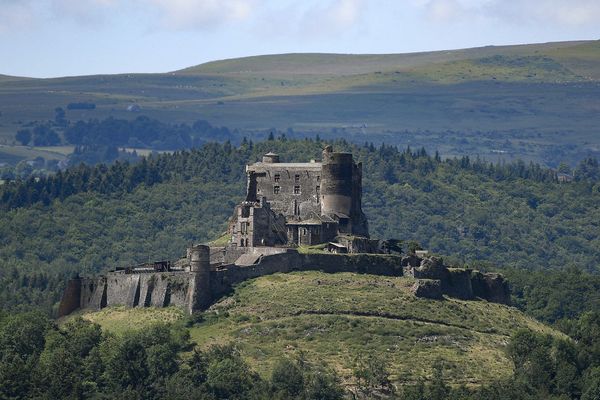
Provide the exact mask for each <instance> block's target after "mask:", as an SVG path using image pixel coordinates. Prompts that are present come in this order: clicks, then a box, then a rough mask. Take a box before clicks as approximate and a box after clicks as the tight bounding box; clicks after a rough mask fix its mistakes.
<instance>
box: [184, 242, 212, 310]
mask: <svg viewBox="0 0 600 400" xmlns="http://www.w3.org/2000/svg"><path fill="white" fill-rule="evenodd" d="M188 253H189V257H190V272H192V273H193V274H194V275H195V276H194V290H193V293H192V296H191V304H190V312H192V311H195V310H200V309H204V308H206V307H208V306H209V305H210V301H211V298H212V295H211V290H210V247H208V246H204V245H201V244H198V245H195V246H192V247H190V248H189V249H188Z"/></svg>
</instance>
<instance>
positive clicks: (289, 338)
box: [83, 272, 562, 385]
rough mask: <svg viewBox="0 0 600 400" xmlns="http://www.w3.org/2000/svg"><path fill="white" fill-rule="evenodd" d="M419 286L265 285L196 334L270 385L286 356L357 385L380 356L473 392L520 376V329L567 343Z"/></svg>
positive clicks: (382, 280) (136, 319)
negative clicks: (233, 351) (418, 290)
mask: <svg viewBox="0 0 600 400" xmlns="http://www.w3.org/2000/svg"><path fill="white" fill-rule="evenodd" d="M412 284H413V280H412V279H411V278H406V277H404V278H394V277H381V276H375V275H357V274H351V273H337V274H324V273H321V272H301V273H299V272H297V273H291V274H275V275H270V276H264V277H261V278H257V279H253V280H251V281H247V282H244V283H243V284H241V285H238V286H237V287H236V289H235V291H234V293H232V295H231V296H228V297H225V298H224V299H222V300H221V301H220V302H218V303H217V304H215V305H214V306H213V307H212V308H211V309H210V310H209V311H208V312H207V313H205V315H204V322H200V323H198V324H196V325H195V326H194V327H192V328H191V331H190V333H191V337H192V340H193V341H195V342H196V343H197V344H198V346H200V347H201V348H208V347H209V346H210V345H212V344H225V343H230V342H231V343H235V344H236V346H238V347H239V348H240V350H241V351H242V355H243V356H244V358H245V359H246V360H247V361H249V363H250V364H251V365H252V366H253V368H255V369H256V370H257V371H258V372H260V373H261V374H262V375H263V376H265V377H266V376H268V375H269V373H270V371H271V369H272V367H273V364H274V363H275V361H276V360H277V359H278V358H280V357H281V356H282V355H288V356H295V355H296V356H297V355H299V353H300V352H302V353H303V354H304V356H305V357H306V358H307V360H309V361H325V362H326V363H327V364H328V365H330V366H333V367H335V369H336V370H337V371H338V372H339V373H340V374H341V376H342V377H343V378H344V379H345V380H350V379H351V370H352V367H353V365H354V363H355V361H356V358H357V357H359V356H364V355H366V354H371V355H373V354H376V355H378V356H382V357H384V359H386V360H388V361H389V362H390V366H391V374H392V379H393V380H394V381H395V382H396V383H399V384H402V383H414V382H416V380H417V379H418V378H428V377H431V374H432V367H433V365H434V364H435V362H436V360H437V359H441V360H443V362H444V365H445V374H446V377H447V379H448V380H449V381H450V382H452V383H453V384H461V383H464V384H468V385H479V384H487V383H491V382H493V381H495V380H498V379H505V378H508V377H509V376H510V375H511V374H512V366H511V363H510V361H509V360H508V358H507V355H506V354H505V351H504V349H505V346H506V344H507V343H508V341H509V337H510V336H511V335H512V334H513V333H515V332H516V331H517V330H518V329H521V328H529V329H532V330H534V331H536V332H543V333H551V334H553V335H556V336H557V337H559V336H562V335H560V334H559V333H557V332H555V331H553V330H552V329H551V328H549V327H547V326H544V325H542V324H541V323H539V322H537V321H535V320H533V319H531V318H529V317H527V316H525V315H523V314H522V313H521V312H519V311H517V310H516V309H514V308H511V307H507V306H503V305H499V304H492V303H487V302H485V301H460V300H455V299H449V298H446V299H445V300H443V301H435V300H426V299H417V298H416V297H414V296H413V295H412V294H411V293H410V287H411V286H412ZM176 315H177V313H176V311H175V310H170V309H167V310H161V309H145V310H140V309H133V310H126V309H122V308H117V309H110V308H109V309H105V310H103V311H100V312H96V313H87V314H84V315H83V316H84V318H86V319H89V320H91V321H94V322H96V323H99V324H100V325H101V326H103V328H104V329H106V330H108V331H112V332H116V333H122V332H126V331H128V330H135V329H141V328H143V327H144V326H147V325H148V324H150V323H152V321H156V320H157V319H161V318H165V319H166V320H171V321H172V320H174V319H176V318H177V317H176ZM179 315H180V316H182V314H179Z"/></svg>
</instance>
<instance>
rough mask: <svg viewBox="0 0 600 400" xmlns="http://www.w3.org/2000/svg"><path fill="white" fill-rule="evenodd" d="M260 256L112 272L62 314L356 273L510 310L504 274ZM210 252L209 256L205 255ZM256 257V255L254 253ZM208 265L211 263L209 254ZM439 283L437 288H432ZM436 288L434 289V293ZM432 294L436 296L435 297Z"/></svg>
mask: <svg viewBox="0 0 600 400" xmlns="http://www.w3.org/2000/svg"><path fill="white" fill-rule="evenodd" d="M266 250H267V251H264V252H263V253H257V254H256V255H257V257H256V262H255V263H253V264H250V265H236V264H227V265H221V266H220V267H218V268H216V269H215V268H212V269H211V270H208V266H206V267H205V268H206V269H199V270H198V271H195V272H194V271H192V272H183V271H177V272H156V273H124V272H121V271H119V272H110V273H108V274H107V275H106V276H100V277H97V278H91V279H90V278H77V279H76V280H73V281H70V282H69V283H68V286H67V290H65V293H64V295H63V300H62V301H61V305H60V308H59V313H60V315H61V316H62V315H66V314H68V313H70V312H72V311H74V310H75V309H77V308H88V309H94V310H98V309H101V308H104V307H106V306H115V305H123V306H126V307H149V306H154V307H167V306H171V305H172V306H177V307H181V308H183V309H185V310H186V311H187V312H190V313H191V312H193V311H196V310H201V309H204V308H206V307H207V306H209V305H210V304H211V303H212V302H214V301H215V300H217V299H219V298H220V297H222V296H223V295H225V294H227V293H229V292H230V291H231V290H232V288H233V286H234V285H235V284H237V283H240V282H243V281H245V280H248V279H252V278H257V277H260V276H264V275H269V274H274V273H278V272H281V273H287V272H293V271H311V270H314V271H322V272H326V273H338V272H353V273H359V274H373V275H383V276H402V275H403V274H408V275H410V276H413V277H414V278H416V279H418V280H427V282H426V283H427V285H425V283H424V284H423V285H420V286H419V285H417V286H416V287H415V289H414V292H415V294H416V295H417V296H419V295H420V294H424V297H435V298H438V297H439V296H438V292H439V293H442V294H444V295H447V296H450V297H455V298H459V299H464V300H470V299H475V298H481V299H485V300H488V301H491V302H496V303H503V304H509V303H510V292H509V288H508V284H507V283H506V282H505V281H504V278H503V277H502V275H500V274H484V273H481V272H479V271H473V270H470V269H460V268H448V267H446V266H444V265H443V262H442V260H441V259H439V258H435V257H429V258H423V259H421V258H418V257H415V256H412V258H410V257H409V258H407V257H401V256H396V255H387V254H327V253H318V254H300V253H298V252H297V251H295V250H290V249H287V250H286V251H285V252H280V251H275V250H272V251H271V250H268V249H266ZM206 251H208V250H206ZM255 251H258V250H255ZM205 255H206V257H205V258H206V260H205V263H207V262H208V253H207V254H205ZM434 282H437V283H434ZM434 286H435V287H434ZM432 293H434V295H432Z"/></svg>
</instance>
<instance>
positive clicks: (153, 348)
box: [0, 312, 344, 400]
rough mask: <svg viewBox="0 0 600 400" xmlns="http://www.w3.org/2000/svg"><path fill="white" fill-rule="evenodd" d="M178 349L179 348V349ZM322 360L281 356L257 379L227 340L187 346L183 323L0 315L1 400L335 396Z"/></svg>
mask: <svg viewBox="0 0 600 400" xmlns="http://www.w3.org/2000/svg"><path fill="white" fill-rule="evenodd" d="M184 352H185V353H184ZM343 395H344V391H343V389H342V386H341V380H340V378H339V377H338V375H337V374H336V373H335V372H334V371H332V370H331V369H329V368H327V367H326V366H325V365H312V364H309V363H308V362H306V361H304V360H302V359H299V360H289V359H282V360H281V361H280V362H279V363H278V364H277V365H276V366H275V368H274V370H273V373H272V375H271V377H270V379H263V378H261V377H260V376H259V375H258V374H257V373H256V372H255V371H254V370H253V369H252V368H251V367H250V366H249V365H248V364H247V363H246V362H245V361H244V359H243V358H242V357H241V355H240V353H239V352H238V351H237V350H236V349H235V348H234V347H233V346H231V345H224V346H213V347H211V348H209V349H208V350H206V351H200V350H198V349H194V344H193V343H192V342H191V341H190V336H189V331H188V330H187V329H186V328H184V327H183V326H182V325H155V326H152V327H150V328H148V329H144V330H139V331H128V332H125V333H123V334H122V335H118V336H116V335H111V334H108V333H104V332H102V330H101V329H100V326H99V325H97V324H93V323H91V322H88V321H85V320H83V319H81V318H75V319H72V320H71V321H69V322H67V323H66V324H64V325H63V326H61V327H58V326H57V325H56V324H55V323H54V322H53V321H51V320H48V319H47V318H46V317H44V316H43V315H41V314H38V313H35V312H29V313H21V314H16V315H11V316H7V315H4V316H2V317H1V318H0V398H2V399H53V400H54V399H144V400H147V399H148V400H149V399H172V400H177V399H182V400H184V399H185V400H190V399H207V400H209V399H210V400H218V399H229V400H234V399H239V400H245V399H282V400H283V399H323V400H336V399H342V398H343Z"/></svg>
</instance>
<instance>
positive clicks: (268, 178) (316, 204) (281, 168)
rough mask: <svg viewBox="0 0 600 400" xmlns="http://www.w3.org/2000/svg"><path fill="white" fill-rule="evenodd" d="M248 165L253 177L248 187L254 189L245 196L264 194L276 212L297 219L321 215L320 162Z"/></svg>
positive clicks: (256, 196)
mask: <svg viewBox="0 0 600 400" xmlns="http://www.w3.org/2000/svg"><path fill="white" fill-rule="evenodd" d="M248 168H249V173H250V174H252V180H255V181H256V183H252V185H249V187H248V189H249V190H256V193H252V194H251V196H249V198H252V197H255V198H256V199H258V198H260V197H261V196H262V197H265V198H266V199H267V201H268V202H269V203H270V205H271V209H272V210H273V211H274V212H275V213H276V214H283V215H285V216H290V217H292V216H297V217H299V218H301V219H305V218H309V217H310V216H311V215H313V214H315V215H321V207H320V199H319V192H320V185H321V183H320V181H321V163H256V164H253V165H251V166H248ZM296 189H298V190H296Z"/></svg>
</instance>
